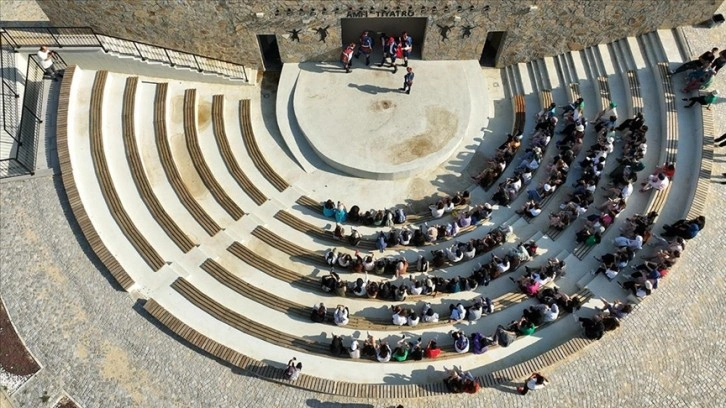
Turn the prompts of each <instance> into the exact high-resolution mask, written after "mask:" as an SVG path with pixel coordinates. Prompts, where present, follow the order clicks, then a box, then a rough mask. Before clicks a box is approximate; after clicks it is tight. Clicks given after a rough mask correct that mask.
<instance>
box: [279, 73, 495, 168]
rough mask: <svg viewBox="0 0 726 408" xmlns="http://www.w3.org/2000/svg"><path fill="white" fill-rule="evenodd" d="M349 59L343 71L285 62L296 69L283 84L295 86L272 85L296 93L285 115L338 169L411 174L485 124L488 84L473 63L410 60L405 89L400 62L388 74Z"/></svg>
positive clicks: (440, 157)
mask: <svg viewBox="0 0 726 408" xmlns="http://www.w3.org/2000/svg"><path fill="white" fill-rule="evenodd" d="M354 64H355V65H354V66H353V70H352V72H351V73H348V74H346V73H345V71H344V70H343V69H342V67H341V66H340V64H337V65H336V64H330V63H312V62H310V63H301V64H293V65H291V64H286V65H285V67H284V68H283V69H284V70H288V69H296V68H297V69H299V75H297V81H296V83H293V84H289V86H291V87H294V90H293V89H292V88H290V89H287V90H285V89H278V93H279V94H285V93H290V92H294V94H293V95H292V105H293V112H294V113H293V112H286V113H287V114H290V113H292V114H294V116H295V119H296V120H297V123H298V124H299V129H300V132H301V133H302V134H303V135H304V139H305V140H306V141H307V142H308V143H309V145H310V148H311V149H312V150H313V151H314V152H315V153H316V154H317V155H318V156H319V157H320V158H321V159H322V160H323V161H324V162H325V163H327V164H328V165H330V166H332V167H333V168H335V169H337V170H340V171H342V172H345V173H347V174H349V175H352V176H356V177H362V178H370V179H376V180H391V179H401V178H408V177H411V176H415V175H417V174H421V173H423V172H426V171H429V170H432V169H434V168H436V167H437V166H439V165H441V164H442V163H443V162H444V161H446V160H447V159H448V158H449V157H451V156H452V155H453V154H454V153H456V152H457V151H458V150H459V148H460V146H461V143H462V141H463V140H469V139H470V138H471V137H472V136H474V135H477V134H480V133H481V128H482V127H483V126H485V124H486V118H487V114H486V113H487V112H484V111H483V109H482V108H481V107H482V106H486V105H487V104H486V103H484V99H486V98H487V84H486V81H485V77H484V75H483V74H482V71H481V67H480V66H479V64H478V63H477V62H476V61H414V62H412V63H411V66H412V67H413V69H414V73H415V74H416V76H415V80H414V84H413V88H412V90H411V94H406V93H404V92H401V91H400V90H399V88H401V87H402V85H403V76H404V75H405V72H406V71H405V67H403V66H400V67H399V69H398V73H396V74H395V75H394V74H392V69H391V68H387V67H385V66H384V67H383V68H379V67H378V66H377V65H371V66H370V67H366V66H364V65H363V63H361V62H359V61H355V62H354ZM286 85H287V84H283V83H282V82H281V83H280V86H281V87H284V86H286ZM278 119H280V120H282V119H283V118H280V112H278ZM284 119H285V120H287V119H289V118H284ZM298 140H300V139H298ZM289 142H290V140H288V143H289ZM298 149H300V147H296V148H291V149H290V150H291V151H296V150H298Z"/></svg>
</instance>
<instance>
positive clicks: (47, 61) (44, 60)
mask: <svg viewBox="0 0 726 408" xmlns="http://www.w3.org/2000/svg"><path fill="white" fill-rule="evenodd" d="M54 54H55V51H51V50H49V49H48V47H47V46H45V45H44V46H42V47H40V49H39V50H38V53H37V54H36V55H37V56H38V59H40V66H41V67H42V68H43V69H44V70H45V74H46V75H48V76H49V77H50V78H52V79H53V80H54V81H57V80H58V78H57V77H62V76H63V74H62V73H60V72H58V71H57V70H56V69H55V67H54V66H53V55H54Z"/></svg>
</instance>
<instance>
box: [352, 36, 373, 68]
mask: <svg viewBox="0 0 726 408" xmlns="http://www.w3.org/2000/svg"><path fill="white" fill-rule="evenodd" d="M371 52H373V39H372V38H371V37H370V36H369V35H368V31H363V34H361V36H360V39H359V40H358V52H356V53H355V57H356V58H359V57H360V54H361V53H363V55H365V57H366V66H367V65H370V63H371Z"/></svg>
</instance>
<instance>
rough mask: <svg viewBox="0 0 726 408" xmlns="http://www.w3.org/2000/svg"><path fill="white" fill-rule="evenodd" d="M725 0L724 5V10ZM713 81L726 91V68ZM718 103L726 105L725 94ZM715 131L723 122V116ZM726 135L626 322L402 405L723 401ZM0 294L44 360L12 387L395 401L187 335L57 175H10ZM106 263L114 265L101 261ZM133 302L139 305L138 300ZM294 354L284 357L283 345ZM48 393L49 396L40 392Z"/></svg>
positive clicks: (86, 393) (3, 195) (277, 401)
mask: <svg viewBox="0 0 726 408" xmlns="http://www.w3.org/2000/svg"><path fill="white" fill-rule="evenodd" d="M725 9H726V7H724V5H722V6H721V8H720V12H722V13H723V12H724V11H725ZM686 34H687V35H688V38H689V41H690V43H691V46H692V48H693V51H694V52H696V53H701V52H703V50H705V49H709V48H711V47H712V46H714V45H716V46H720V48H722V47H723V46H725V45H726V28H725V27H723V26H722V27H720V28H718V29H712V30H705V29H693V28H687V29H686ZM715 88H717V89H720V90H722V91H726V76H723V75H722V76H721V77H718V78H717V80H716V84H715ZM721 102H722V103H719V104H716V105H714V107H713V114H714V117H715V118H723V117H726V101H725V100H723V99H722V100H721ZM715 124H716V132H717V135H721V134H723V133H725V132H726V121H723V120H721V121H719V120H718V119H716V120H715ZM725 157H726V148H716V151H715V157H714V160H715V162H714V169H713V177H714V179H713V182H712V184H711V192H710V196H709V198H708V201H707V206H706V216H707V226H706V230H705V231H704V232H703V233H702V234H701V236H699V238H698V239H697V240H695V241H692V242H689V245H688V248H687V250H686V252H685V254H684V257H683V259H682V260H681V262H680V264H679V266H678V268H676V269H675V270H674V271H673V272H672V273H671V274H670V275H669V276H668V278H667V279H665V280H664V282H663V284H662V285H661V286H660V288H659V289H658V290H657V291H656V293H655V294H654V296H651V297H650V298H649V299H647V300H646V301H645V302H643V304H642V305H641V306H640V307H639V308H638V310H637V312H636V313H634V314H633V316H631V317H629V318H628V319H627V320H626V321H625V323H624V326H623V327H622V328H621V329H620V330H618V331H617V332H615V333H612V334H609V335H607V336H606V337H604V338H603V339H602V340H601V341H600V342H598V343H596V344H595V345H593V346H591V347H589V348H588V349H587V350H585V351H584V352H583V353H581V354H579V355H577V356H575V358H573V359H571V360H569V361H565V362H562V363H560V364H558V365H557V366H555V367H552V368H550V369H549V370H547V371H546V372H545V374H546V375H547V376H548V377H549V378H550V380H551V385H550V386H549V387H547V388H546V389H545V390H542V391H537V392H533V393H530V394H529V395H527V396H525V397H523V396H519V395H517V394H515V393H513V392H512V391H513V387H514V386H515V385H516V384H507V385H504V386H501V387H499V388H495V389H485V390H482V391H481V392H480V393H479V394H477V395H474V396H469V395H446V396H442V397H437V398H433V399H427V400H423V399H417V400H408V401H401V403H403V404H404V406H405V407H407V408H409V407H425V406H431V405H437V406H444V405H448V406H456V407H483V406H490V405H492V404H494V403H496V404H497V405H498V406H520V405H525V404H527V405H537V406H555V405H557V406H563V405H572V406H654V407H655V406H657V407H661V406H669V407H671V406H672V407H680V406H687V407H694V406H698V407H708V406H714V407H716V406H721V403H719V401H723V400H724V399H725V397H724V389H726V358H724V356H723V350H726V337H724V332H723V329H722V328H723V327H726V314H724V313H723V311H722V308H721V307H720V304H721V303H720V302H721V301H722V300H723V299H724V298H726V282H724V280H723V272H724V271H726V259H724V258H723V257H722V256H719V255H720V253H719V252H722V249H723V248H726V236H725V235H724V234H722V231H724V230H725V229H726V214H725V213H724V212H723V211H720V210H721V208H720V207H722V206H723V203H724V202H726V185H724V184H721V182H726V178H725V177H723V173H725V172H726V159H724V158H725ZM0 231H2V234H1V235H0V294H1V295H2V297H3V299H4V301H5V302H6V305H7V307H8V312H9V313H10V316H11V318H13V321H14V323H15V325H16V327H17V330H18V332H19V333H20V335H21V336H22V337H23V339H24V340H25V342H26V344H27V345H28V347H29V349H30V350H31V351H32V352H33V354H34V355H35V356H36V358H37V359H38V361H39V362H40V363H41V364H42V365H43V367H44V368H43V369H42V370H41V371H40V372H39V373H38V374H37V375H36V376H35V377H34V378H33V379H31V380H30V381H29V382H28V383H26V384H25V385H24V386H23V387H22V388H21V389H20V390H19V391H18V392H16V393H15V394H13V395H12V396H11V397H10V400H11V402H12V403H14V404H15V405H16V406H18V407H36V406H50V404H51V402H52V401H55V400H57V398H58V397H59V396H60V395H61V394H62V393H63V392H65V393H67V394H68V395H70V396H71V397H73V398H74V399H75V400H76V401H77V402H78V403H79V404H80V405H82V406H83V407H116V406H154V407H180V406H238V407H262V406H264V407H283V406H285V407H323V408H333V407H343V408H366V407H391V406H395V405H396V404H397V403H399V401H376V400H356V401H351V400H343V399H341V398H335V397H329V396H326V395H319V394H315V393H311V392H307V391H301V390H296V389H293V388H291V387H283V386H279V385H276V384H272V383H269V382H265V381H260V380H257V379H255V378H251V377H248V376H246V375H245V374H243V373H240V372H238V371H236V370H235V369H233V368H230V367H228V366H225V365H224V364H222V363H220V362H218V361H216V360H214V359H212V358H209V357H207V356H205V355H203V354H201V353H199V352H198V351H196V350H193V349H191V348H189V347H188V346H187V345H185V344H184V343H182V342H180V341H179V340H178V339H177V338H175V337H174V336H172V335H170V334H169V332H168V331H166V330H165V329H163V328H161V327H159V326H158V325H157V324H156V322H155V321H154V320H153V319H149V318H148V316H147V315H145V314H144V312H143V310H141V308H140V307H138V305H136V304H135V302H134V300H133V299H131V298H130V297H129V296H128V294H127V293H125V292H123V291H121V290H120V288H119V287H118V286H117V285H116V284H115V283H113V279H112V278H111V277H110V275H109V274H108V273H107V272H105V271H104V270H103V267H102V266H101V265H100V263H99V262H98V260H97V259H96V258H95V256H94V255H93V254H92V252H91V251H90V249H89V247H88V245H87V243H86V242H85V240H84V239H83V238H82V236H81V234H80V231H79V229H78V227H77V225H76V223H75V220H74V219H73V218H72V215H71V213H70V210H69V207H68V205H67V202H66V198H65V195H64V193H63V190H62V183H61V182H60V179H59V178H58V177H54V176H43V177H37V178H34V179H29V180H24V181H15V182H8V183H3V184H1V185H0ZM99 269H100V270H102V271H103V272H101V273H99ZM132 310H134V311H136V313H134V312H133V311H132ZM285 358H287V357H285ZM44 392H47V393H48V394H49V395H50V396H51V398H50V402H48V403H47V404H43V403H42V402H41V396H42V395H43V394H44Z"/></svg>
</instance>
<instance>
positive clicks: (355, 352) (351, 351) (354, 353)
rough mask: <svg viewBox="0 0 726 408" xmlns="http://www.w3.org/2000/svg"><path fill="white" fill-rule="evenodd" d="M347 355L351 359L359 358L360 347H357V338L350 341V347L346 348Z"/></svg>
mask: <svg viewBox="0 0 726 408" xmlns="http://www.w3.org/2000/svg"><path fill="white" fill-rule="evenodd" d="M348 355H350V358H352V359H353V360H357V359H359V358H360V349H359V348H358V340H353V341H352V342H351V343H350V347H349V348H348Z"/></svg>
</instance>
